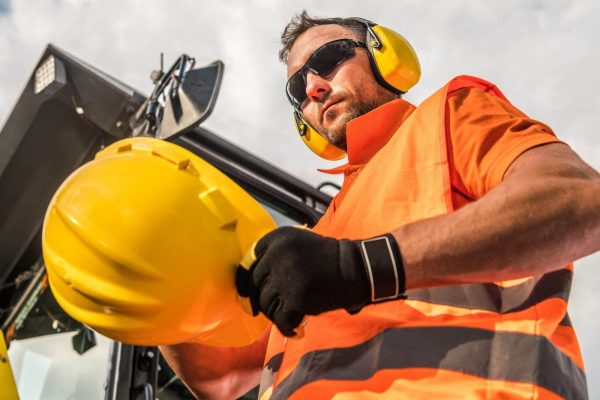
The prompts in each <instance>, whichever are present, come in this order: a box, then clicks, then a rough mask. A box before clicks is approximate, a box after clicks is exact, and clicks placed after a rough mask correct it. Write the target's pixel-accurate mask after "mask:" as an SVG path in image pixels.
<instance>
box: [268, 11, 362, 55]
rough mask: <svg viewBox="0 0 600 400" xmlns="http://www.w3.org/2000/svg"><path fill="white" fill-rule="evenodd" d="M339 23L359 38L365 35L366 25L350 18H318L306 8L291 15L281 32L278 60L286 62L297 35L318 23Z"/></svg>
mask: <svg viewBox="0 0 600 400" xmlns="http://www.w3.org/2000/svg"><path fill="white" fill-rule="evenodd" d="M330 24H335V25H341V26H343V27H346V28H348V29H350V30H352V31H353V32H355V33H356V34H357V35H358V37H359V38H363V40H364V38H365V37H366V36H367V27H366V26H365V24H364V23H362V22H360V21H357V20H355V19H352V18H318V17H311V16H310V15H308V13H307V12H306V10H302V12H301V13H300V14H296V15H294V16H293V17H292V19H291V21H290V22H289V23H288V24H287V25H286V27H285V28H284V29H283V32H282V33H281V44H282V47H281V50H279V60H281V61H282V62H283V63H286V64H287V59H288V55H289V54H290V50H291V48H292V46H293V45H294V43H295V42H296V40H297V39H298V37H299V36H300V35H301V34H303V33H304V32H306V31H307V30H309V29H310V28H313V27H315V26H319V25H330Z"/></svg>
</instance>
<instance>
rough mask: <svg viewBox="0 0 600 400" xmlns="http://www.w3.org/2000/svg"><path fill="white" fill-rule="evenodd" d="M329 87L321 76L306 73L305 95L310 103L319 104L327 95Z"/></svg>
mask: <svg viewBox="0 0 600 400" xmlns="http://www.w3.org/2000/svg"><path fill="white" fill-rule="evenodd" d="M330 92H331V86H329V82H328V81H327V80H326V79H323V77H322V76H319V75H317V74H314V73H312V72H310V71H309V72H308V73H307V74H306V95H307V96H308V98H309V99H310V101H314V102H319V101H321V100H323V99H324V98H325V97H327V96H328V95H329V93H330Z"/></svg>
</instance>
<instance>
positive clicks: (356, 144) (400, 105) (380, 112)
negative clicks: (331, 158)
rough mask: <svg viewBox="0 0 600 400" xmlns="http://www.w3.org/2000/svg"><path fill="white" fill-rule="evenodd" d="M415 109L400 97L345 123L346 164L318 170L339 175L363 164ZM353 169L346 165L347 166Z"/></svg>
mask: <svg viewBox="0 0 600 400" xmlns="http://www.w3.org/2000/svg"><path fill="white" fill-rule="evenodd" d="M414 110H415V106H413V105H412V104H410V103H409V102H407V101H406V100H403V99H397V100H392V101H390V102H388V103H385V104H383V105H381V106H379V107H377V108H376V109H374V110H372V111H370V112H368V113H366V114H364V115H361V116H360V117H358V118H355V119H353V120H352V121H350V122H348V125H347V126H346V143H347V145H348V151H347V154H348V164H345V165H341V166H339V167H335V168H331V169H319V171H321V172H324V173H328V174H341V173H344V172H346V171H347V170H348V169H352V170H354V169H356V166H359V165H362V164H365V163H366V162H367V161H369V160H370V159H371V157H373V156H374V155H375V153H377V152H378V151H379V149H381V148H382V147H383V146H384V145H385V144H386V143H387V142H388V140H390V138H391V137H392V135H393V134H394V133H395V132H396V131H397V130H398V128H399V127H400V125H402V123H403V122H404V121H405V120H406V118H408V116H409V115H410V114H411V113H412V112H413V111H414ZM352 166H353V167H354V168H349V167H352Z"/></svg>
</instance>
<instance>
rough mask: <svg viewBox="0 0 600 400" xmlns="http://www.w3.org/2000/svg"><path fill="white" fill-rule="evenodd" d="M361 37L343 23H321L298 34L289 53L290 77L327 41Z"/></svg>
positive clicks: (288, 69)
mask: <svg viewBox="0 0 600 400" xmlns="http://www.w3.org/2000/svg"><path fill="white" fill-rule="evenodd" d="M346 38H353V39H359V38H358V37H357V35H356V33H355V32H353V31H352V30H350V29H349V28H346V27H343V26H341V25H335V24H331V25H319V26H315V27H312V28H310V29H308V30H307V31H306V32H304V33H302V34H301V35H300V36H298V39H296V41H295V42H294V45H293V46H292V48H291V49H290V53H289V55H288V67H287V72H288V78H289V77H290V76H291V75H292V74H293V73H294V72H296V71H297V70H299V69H300V68H301V67H302V66H303V65H304V63H305V62H306V60H308V57H310V55H311V54H312V53H313V52H314V51H315V50H316V49H318V48H319V47H321V46H322V45H324V44H325V43H328V42H331V41H332V40H336V39H346Z"/></svg>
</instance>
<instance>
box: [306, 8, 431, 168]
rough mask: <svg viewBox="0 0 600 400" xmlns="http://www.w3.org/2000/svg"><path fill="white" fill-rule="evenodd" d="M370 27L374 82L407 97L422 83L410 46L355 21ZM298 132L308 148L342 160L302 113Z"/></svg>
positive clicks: (339, 151)
mask: <svg viewBox="0 0 600 400" xmlns="http://www.w3.org/2000/svg"><path fill="white" fill-rule="evenodd" d="M353 19H355V20H356V21H359V22H361V23H363V24H365V25H366V26H367V38H366V42H367V48H368V51H369V61H370V63H371V70H372V71H373V75H374V76H375V79H377V81H378V82H379V84H380V85H382V86H383V87H385V88H387V89H389V90H391V91H392V92H395V93H402V94H403V93H406V92H407V91H408V90H409V89H410V88H412V87H413V86H414V85H416V84H417V82H419V79H420V77H421V66H420V64H419V59H418V57H417V54H416V53H415V51H414V49H413V48H412V46H411V45H410V43H409V42H408V41H407V40H406V39H405V38H404V37H403V36H402V35H400V34H398V33H396V32H394V31H393V30H391V29H389V28H386V27H383V26H379V25H377V24H375V23H373V22H371V21H368V20H366V19H362V18H353ZM294 123H295V125H296V129H297V130H298V133H299V134H300V137H301V138H302V141H303V142H304V144H306V146H307V147H308V148H309V149H310V150H311V151H312V152H313V153H315V154H316V155H318V156H320V157H322V158H324V159H326V160H331V161H335V160H340V159H342V158H344V156H345V155H346V153H345V152H344V151H343V150H342V149H340V148H338V147H336V146H334V145H332V144H331V143H329V142H328V141H327V139H325V138H324V137H323V136H321V135H320V134H319V133H318V131H317V130H316V129H315V128H314V127H313V126H312V125H310V123H308V121H307V120H306V119H305V118H304V116H303V115H302V112H301V111H299V110H295V111H294Z"/></svg>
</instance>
